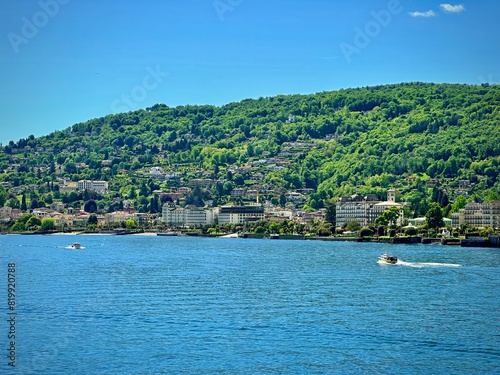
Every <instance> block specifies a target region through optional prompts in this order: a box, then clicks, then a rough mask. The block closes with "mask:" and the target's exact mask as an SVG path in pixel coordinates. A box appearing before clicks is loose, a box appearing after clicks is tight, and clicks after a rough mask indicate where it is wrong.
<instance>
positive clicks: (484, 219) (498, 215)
mask: <svg viewBox="0 0 500 375" xmlns="http://www.w3.org/2000/svg"><path fill="white" fill-rule="evenodd" d="M451 220H452V226H453V227H458V226H459V225H462V224H467V225H470V226H472V227H476V228H484V227H491V228H499V227H500V201H491V202H488V203H475V202H471V203H468V204H467V205H466V206H465V207H464V208H462V209H461V210H460V211H458V212H454V213H453V214H451Z"/></svg>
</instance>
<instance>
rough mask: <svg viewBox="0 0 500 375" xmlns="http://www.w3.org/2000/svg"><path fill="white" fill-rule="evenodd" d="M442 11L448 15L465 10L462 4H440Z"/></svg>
mask: <svg viewBox="0 0 500 375" xmlns="http://www.w3.org/2000/svg"><path fill="white" fill-rule="evenodd" d="M439 6H440V7H441V9H442V10H443V11H445V12H447V13H460V12H462V11H464V10H465V7H464V6H463V5H462V4H458V5H451V4H440V5H439Z"/></svg>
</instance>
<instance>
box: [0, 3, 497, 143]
mask: <svg viewBox="0 0 500 375" xmlns="http://www.w3.org/2000/svg"><path fill="white" fill-rule="evenodd" d="M2 8H3V9H2V12H1V13H0V36H1V38H0V82H1V85H0V99H1V101H0V103H1V104H0V106H1V107H0V109H1V116H0V121H1V131H0V134H1V135H0V143H2V144H4V145H5V144H7V143H8V142H9V141H10V140H14V141H17V140H19V139H20V138H27V137H28V136H29V135H31V134H33V135H35V136H41V135H46V134H49V133H50V132H52V131H54V130H61V129H64V128H67V127H68V126H71V125H73V124H75V123H78V122H83V121H86V120H88V119H91V118H96V117H101V116H105V115H107V114H110V113H117V112H122V111H129V110H135V109H139V108H145V107H148V106H151V105H153V104H155V103H165V104H167V105H168V106H177V105H182V104H214V105H223V104H226V103H229V102H233V101H240V100H242V99H245V98H258V97H262V96H272V95H277V94H294V93H300V94H308V93H314V92H320V91H330V90H337V89H341V88H349V87H359V86H370V85H378V84H387V83H399V82H410V81H424V82H437V83H441V82H449V83H470V84H480V83H484V82H488V83H498V82H499V81H500V43H499V41H500V38H499V37H500V26H498V15H499V14H500V1H498V0H481V1H464V2H451V3H445V2H443V1H431V0H383V1H382V0H381V1H379V0H359V1H356V0H335V1H334V0H301V1H299V0H286V1H285V0H283V1H281V0H279V1H278V0H277V1H273V0H267V1H264V0H184V1H170V0H143V1H131V0H121V1H95V0H86V1H83V0H37V1H31V0H23V1H19V0H5V1H4V2H3V4H2Z"/></svg>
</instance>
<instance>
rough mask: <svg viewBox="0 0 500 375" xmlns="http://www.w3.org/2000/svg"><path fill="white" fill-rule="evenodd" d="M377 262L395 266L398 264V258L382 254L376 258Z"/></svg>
mask: <svg viewBox="0 0 500 375" xmlns="http://www.w3.org/2000/svg"><path fill="white" fill-rule="evenodd" d="M378 261H379V262H380V263H387V264H396V263H397V262H398V257H396V256H389V255H387V254H382V255H380V256H379V257H378Z"/></svg>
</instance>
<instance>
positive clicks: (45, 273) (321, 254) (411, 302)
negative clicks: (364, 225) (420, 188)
mask: <svg viewBox="0 0 500 375" xmlns="http://www.w3.org/2000/svg"><path fill="white" fill-rule="evenodd" d="M75 241H78V242H80V243H81V244H82V246H84V247H85V249H83V250H68V249H66V248H65V247H66V246H68V245H70V244H71V243H72V242H75ZM383 252H387V253H389V254H390V255H396V256H398V258H400V260H401V263H400V264H397V265H381V264H378V263H377V256H378V255H380V254H381V253H383ZM9 263H14V264H15V278H16V296H15V303H16V305H15V311H14V312H15V313H16V315H15V336H16V337H15V361H16V362H15V365H16V367H15V368H14V369H12V368H11V367H10V366H9V365H8V362H9V361H10V360H9V359H8V358H7V357H6V356H5V355H2V356H0V358H2V359H0V361H1V362H2V363H0V373H12V374H30V373H32V374H157V373H165V374H494V373H499V372H500V312H499V311H500V285H499V284H500V250H499V249H486V248H474V249H471V248H460V247H445V246H441V245H387V244H372V243H355V242H322V241H286V240H252V239H220V238H191V237H156V236H90V235H89V236H86V235H80V236H74V235H73V236H69V235H54V236H17V235H4V236H0V278H1V280H3V281H2V283H3V285H2V286H1V290H3V292H1V293H0V313H1V314H2V317H1V322H2V323H1V324H0V346H1V348H2V350H3V353H9V345H10V344H9V342H10V340H9V339H8V333H9V332H10V331H9V330H10V328H9V324H10V323H9V322H8V319H9V317H10V316H11V315H9V314H10V313H11V312H12V311H10V310H9V309H8V296H7V288H8V285H7V284H8V282H7V272H8V264H9ZM0 285H1V284H0Z"/></svg>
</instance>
